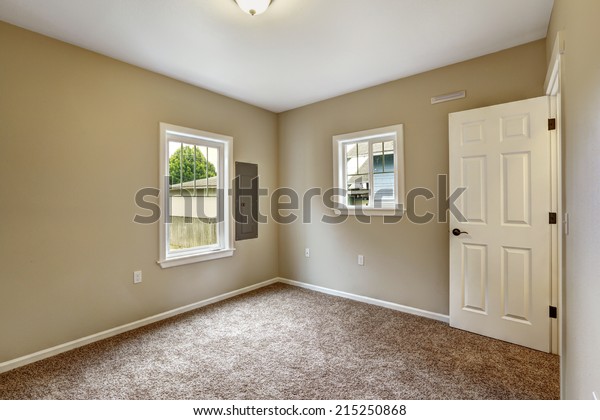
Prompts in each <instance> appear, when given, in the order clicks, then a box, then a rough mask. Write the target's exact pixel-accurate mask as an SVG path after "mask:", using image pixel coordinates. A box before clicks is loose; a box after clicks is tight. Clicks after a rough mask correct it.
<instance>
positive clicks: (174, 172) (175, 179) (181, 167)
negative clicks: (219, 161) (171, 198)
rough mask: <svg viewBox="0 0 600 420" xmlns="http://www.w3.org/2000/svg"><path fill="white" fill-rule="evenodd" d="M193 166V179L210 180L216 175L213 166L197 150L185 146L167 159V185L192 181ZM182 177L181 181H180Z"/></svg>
mask: <svg viewBox="0 0 600 420" xmlns="http://www.w3.org/2000/svg"><path fill="white" fill-rule="evenodd" d="M194 149H195V151H194ZM194 152H195V153H194ZM194 164H195V170H196V171H195V174H196V178H195V179H204V178H211V177H213V176H216V175H217V172H216V170H215V165H213V164H212V163H210V162H207V160H206V157H205V156H204V154H203V153H202V152H201V151H200V149H199V148H197V147H196V148H195V147H194V146H187V145H186V146H183V147H181V148H179V149H178V150H177V152H176V153H173V155H172V156H171V157H170V158H169V176H170V180H169V184H170V185H175V184H179V183H182V182H188V181H193V180H194ZM207 170H208V173H207ZM182 175H183V179H181V178H182Z"/></svg>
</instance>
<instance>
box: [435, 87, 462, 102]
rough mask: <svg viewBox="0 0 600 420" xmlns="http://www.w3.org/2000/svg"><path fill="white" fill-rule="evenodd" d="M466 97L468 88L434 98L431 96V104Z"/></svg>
mask: <svg viewBox="0 0 600 420" xmlns="http://www.w3.org/2000/svg"><path fill="white" fill-rule="evenodd" d="M466 97H467V91H466V90H461V91H460V92H452V93H446V94H445V95H439V96H434V97H433V98H431V105H435V104H441V103H442V102H448V101H455V100H457V99H463V98H466Z"/></svg>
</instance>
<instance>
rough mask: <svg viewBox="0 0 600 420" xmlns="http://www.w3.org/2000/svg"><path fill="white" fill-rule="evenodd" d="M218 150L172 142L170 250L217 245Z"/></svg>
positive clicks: (170, 150) (170, 161)
mask: <svg viewBox="0 0 600 420" xmlns="http://www.w3.org/2000/svg"><path fill="white" fill-rule="evenodd" d="M207 156H210V157H211V158H212V159H213V160H215V161H216V162H218V149H216V148H209V147H206V146H198V145H195V144H189V143H183V142H174V141H172V142H169V214H168V221H169V222H170V225H169V250H170V251H178V250H185V249H189V248H197V247H203V246H211V245H216V244H218V237H217V223H216V219H217V199H216V197H215V195H216V194H213V196H212V197H210V193H209V191H210V187H211V182H212V184H213V189H214V190H215V191H216V187H214V185H216V182H215V179H216V178H215V177H216V168H215V166H214V164H213V163H212V162H210V161H209V160H208V159H207Z"/></svg>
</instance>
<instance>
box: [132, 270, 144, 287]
mask: <svg viewBox="0 0 600 420" xmlns="http://www.w3.org/2000/svg"><path fill="white" fill-rule="evenodd" d="M141 282H142V272H141V271H134V272H133V283H134V284H138V283H141Z"/></svg>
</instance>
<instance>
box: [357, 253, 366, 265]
mask: <svg viewBox="0 0 600 420" xmlns="http://www.w3.org/2000/svg"><path fill="white" fill-rule="evenodd" d="M358 265H365V256H364V255H359V256H358Z"/></svg>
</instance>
